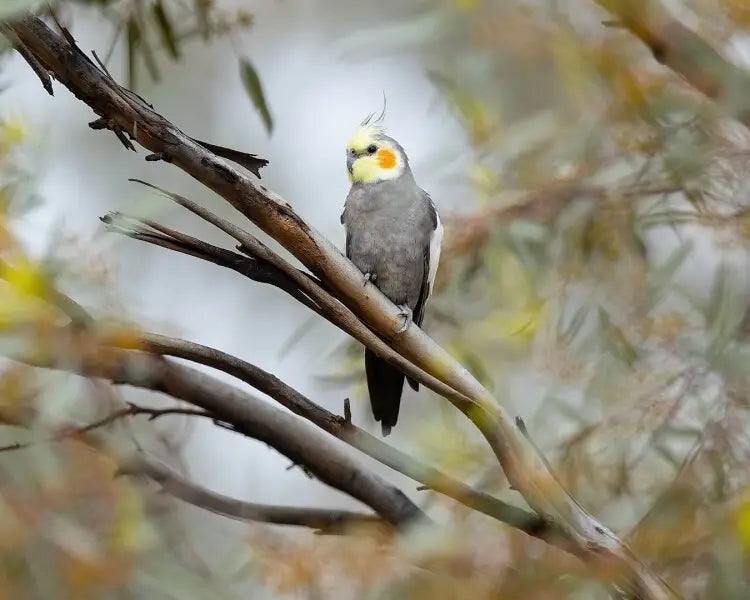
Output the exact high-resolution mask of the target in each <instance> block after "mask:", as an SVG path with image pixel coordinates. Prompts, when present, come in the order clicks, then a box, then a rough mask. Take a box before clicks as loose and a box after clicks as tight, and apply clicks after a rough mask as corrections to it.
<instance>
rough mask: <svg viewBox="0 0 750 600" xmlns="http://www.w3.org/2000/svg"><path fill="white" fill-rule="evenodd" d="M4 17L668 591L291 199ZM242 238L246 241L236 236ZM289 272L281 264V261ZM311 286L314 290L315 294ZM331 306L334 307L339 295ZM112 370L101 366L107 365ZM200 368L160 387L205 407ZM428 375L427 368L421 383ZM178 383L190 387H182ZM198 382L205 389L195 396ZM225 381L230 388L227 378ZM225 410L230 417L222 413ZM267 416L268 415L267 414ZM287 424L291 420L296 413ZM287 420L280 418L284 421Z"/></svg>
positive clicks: (389, 500)
mask: <svg viewBox="0 0 750 600" xmlns="http://www.w3.org/2000/svg"><path fill="white" fill-rule="evenodd" d="M10 27H11V28H12V30H13V31H14V33H15V34H16V36H17V37H18V39H19V40H20V42H21V43H22V44H23V45H24V46H25V47H26V48H27V49H28V50H29V52H30V53H31V54H33V56H34V57H35V59H36V60H37V61H38V62H39V63H40V64H41V65H43V66H44V67H45V69H47V70H48V71H50V72H52V73H54V75H55V77H56V78H57V80H58V81H60V82H61V83H62V84H63V85H65V86H66V87H68V89H70V90H71V91H72V92H73V93H74V94H75V95H76V96H77V97H78V98H80V99H81V100H82V101H83V102H85V103H86V104H87V105H89V106H90V107H91V108H92V109H93V110H94V111H95V112H96V113H97V114H98V115H100V116H101V117H102V120H101V121H100V123H103V124H104V126H106V127H107V128H108V129H110V130H112V131H114V132H116V133H118V134H120V135H119V136H118V137H119V138H120V139H121V141H122V138H123V137H124V133H123V132H127V133H128V134H129V135H130V136H131V137H132V138H134V139H135V141H137V142H138V143H139V144H140V145H142V146H144V147H145V148H148V149H149V150H150V151H151V152H153V153H154V154H156V155H158V156H161V157H165V158H167V159H168V160H169V161H170V162H171V164H174V165H175V166H177V167H178V168H180V169H182V170H183V171H185V172H186V173H188V174H189V175H191V176H192V177H194V178H195V179H196V180H197V181H199V182H201V183H202V184H203V185H205V186H206V187H208V188H210V189H212V190H213V191H215V192H216V193H217V194H219V195H220V196H222V197H223V198H224V199H225V200H227V201H228V202H229V203H230V204H232V206H234V207H235V208H236V209H237V210H239V211H240V212H241V213H242V214H243V215H244V216H245V217H247V218H248V219H249V220H250V221H252V222H253V223H255V224H256V225H257V226H258V227H260V228H261V229H262V230H263V231H264V232H265V233H267V234H268V235H269V236H271V237H272V238H274V239H275V240H276V241H277V242H279V243H280V244H281V245H282V246H283V247H285V248H286V249H287V250H288V251H289V252H291V253H292V255H294V256H295V257H296V258H297V259H298V260H299V261H300V262H301V263H302V264H303V265H305V267H307V268H308V269H309V270H310V271H311V272H312V273H313V275H315V276H316V277H318V278H319V279H320V280H321V281H322V282H323V283H324V285H325V286H326V288H327V289H329V290H331V291H334V292H335V294H336V296H337V298H340V299H341V301H342V302H344V303H345V304H346V305H347V307H349V308H348V309H347V310H348V312H347V311H344V310H342V309H340V308H339V306H338V305H337V304H336V302H337V299H336V298H334V297H333V296H331V297H330V299H329V298H326V297H325V296H323V295H322V294H321V293H317V291H318V290H320V289H321V288H320V287H319V286H317V284H315V283H314V282H312V281H311V280H310V279H309V278H304V277H303V280H306V281H308V282H311V283H312V284H313V286H314V289H312V290H310V289H307V288H305V287H304V286H303V281H297V280H296V279H295V282H296V283H297V284H298V285H300V288H301V289H302V290H303V291H304V292H305V293H306V294H308V295H310V297H311V298H313V300H314V301H315V302H316V303H317V304H318V305H319V306H321V308H322V309H324V310H330V311H331V314H334V313H335V315H336V319H337V321H336V323H337V325H339V326H340V327H342V328H344V326H347V327H348V328H349V329H352V330H356V329H357V327H358V326H359V325H361V322H362V321H364V322H366V323H367V324H368V325H369V326H370V327H371V328H372V329H373V330H375V331H376V332H378V334H379V335H381V336H383V338H385V339H387V340H388V341H389V342H390V347H391V348H392V350H394V351H395V352H396V353H397V356H398V357H400V358H401V360H402V362H403V366H399V368H401V369H402V370H404V371H405V372H407V374H408V375H409V376H412V375H413V371H414V370H416V371H419V377H414V378H415V379H417V380H418V381H420V382H422V383H425V385H427V386H428V387H430V388H431V389H433V390H436V391H437V388H441V389H442V391H438V393H440V394H441V395H444V396H445V397H447V398H448V399H449V400H451V402H452V403H453V404H454V405H455V406H456V407H457V408H459V409H460V410H461V411H462V412H464V413H465V414H466V416H467V417H468V418H470V419H471V421H472V422H473V423H474V425H475V426H476V427H477V428H478V429H479V430H480V431H481V433H482V435H483V436H484V437H485V438H486V440H487V442H488V443H489V445H490V447H491V448H492V450H493V452H494V453H495V455H496V456H497V458H498V460H499V462H500V464H501V465H502V468H503V470H504V471H505V474H506V475H507V477H508V480H509V481H510V483H511V485H512V486H513V487H514V488H515V489H517V490H518V491H519V492H520V493H521V494H522V495H523V496H524V498H525V499H526V500H527V502H528V503H529V505H530V506H531V507H532V508H533V509H534V510H536V511H537V512H538V513H539V514H540V515H542V516H544V517H545V518H549V519H551V520H553V521H555V522H556V523H557V524H558V525H559V526H560V527H563V528H564V529H565V531H566V532H567V533H568V535H569V536H570V538H571V540H573V542H574V543H575V544H576V547H577V549H578V552H579V553H580V555H581V556H582V557H584V558H585V559H586V560H587V561H588V562H590V563H591V564H592V566H594V567H597V566H606V567H608V569H607V572H608V573H609V574H611V575H612V576H613V577H615V579H616V580H617V582H618V585H620V586H621V587H622V588H624V589H626V590H627V592H628V594H629V595H630V596H631V597H633V598H643V599H647V600H651V599H657V598H658V599H661V598H669V597H672V596H673V595H674V594H673V592H672V591H671V590H670V589H669V587H668V586H667V585H666V584H665V583H664V582H663V581H662V580H661V579H660V578H659V577H658V576H656V575H655V574H654V573H653V572H651V570H650V569H649V568H648V567H646V565H644V564H643V563H642V562H641V561H639V560H638V559H637V558H636V557H635V556H633V554H632V552H631V551H630V550H629V549H628V548H627V546H625V544H624V543H623V542H622V541H621V540H620V539H619V538H618V537H617V536H616V535H615V534H614V533H612V532H611V531H609V530H608V529H607V528H606V527H604V526H603V525H602V524H600V523H599V522H598V521H597V520H596V519H594V518H593V517H592V516H591V515H589V514H588V513H587V512H586V511H585V510H584V509H583V508H582V507H581V506H580V505H579V504H578V503H577V502H576V501H575V500H574V499H573V498H572V497H571V496H570V494H569V493H568V492H567V491H566V490H565V489H564V488H563V487H562V486H561V485H560V484H559V482H558V481H557V479H556V478H555V477H554V476H553V475H552V473H550V472H549V470H548V468H547V466H546V465H545V462H544V461H543V460H541V458H540V456H539V455H538V454H537V452H536V451H535V449H534V448H533V446H532V445H530V444H529V443H528V440H527V439H526V438H525V436H524V435H523V434H522V433H521V432H520V431H519V430H518V429H517V428H516V426H515V424H514V421H513V419H512V418H511V417H510V416H509V415H508V414H506V413H505V411H504V410H503V409H502V408H500V407H499V406H498V405H497V403H496V401H495V399H494V398H493V397H492V395H491V394H490V393H489V392H488V391H487V390H486V389H485V388H484V387H483V386H482V385H481V384H480V383H479V382H478V381H477V380H476V379H475V378H474V377H473V376H472V375H471V374H470V373H469V372H468V371H467V370H466V369H465V368H464V367H463V366H462V365H461V364H459V363H458V362H457V361H456V360H455V359H454V358H453V357H451V356H450V354H448V353H447V352H446V351H445V350H444V349H443V348H441V347H440V346H439V345H437V344H436V343H435V342H434V341H433V340H432V339H430V338H429V337H428V336H426V335H425V334H424V333H423V332H422V331H421V330H420V329H419V328H418V327H416V326H412V327H410V328H409V329H408V330H407V331H406V332H404V333H403V334H400V335H397V336H396V335H394V332H395V331H397V329H398V327H399V326H400V323H401V319H400V316H399V311H398V309H397V308H396V307H395V306H394V305H393V304H392V303H391V302H390V301H389V300H388V299H387V298H386V297H385V296H384V295H383V294H382V293H380V292H379V291H378V290H377V288H375V287H374V286H363V285H362V274H361V273H360V272H359V270H358V269H357V268H356V267H355V266H354V265H353V264H352V263H351V262H350V261H348V260H347V259H346V258H345V257H344V256H343V255H342V254H341V252H340V251H339V250H338V249H337V248H336V247H334V246H333V245H332V244H331V243H330V242H329V241H328V240H326V239H325V238H324V237H323V236H321V235H320V234H319V233H318V232H317V231H315V230H314V229H312V228H311V227H310V226H309V225H307V224H306V223H305V222H304V221H303V220H302V219H301V218H300V217H299V216H298V215H297V214H296V213H295V212H294V210H293V209H292V207H291V206H290V205H289V204H287V203H286V202H285V201H284V200H283V199H281V198H280V197H279V196H278V195H277V194H275V193H273V192H270V191H269V190H267V189H266V188H265V187H263V186H260V185H258V184H256V183H255V182H254V181H253V180H251V179H250V178H249V177H248V176H247V175H245V174H244V173H242V172H240V171H238V170H237V169H235V168H233V167H231V166H229V165H227V164H226V163H225V162H224V161H222V160H221V159H220V158H218V157H217V156H216V155H214V154H213V153H212V152H210V151H209V150H208V149H206V148H205V147H202V146H200V145H198V144H196V143H195V142H194V141H193V140H192V138H190V137H189V136H187V135H185V134H184V133H183V132H182V131H180V130H179V129H178V128H176V127H175V126H174V125H172V124H171V123H170V122H169V121H167V120H166V119H165V118H164V117H162V116H161V115H159V114H158V113H156V112H155V111H154V110H153V109H152V108H151V107H149V106H148V105H147V104H146V103H145V102H143V101H142V100H141V99H140V98H138V97H137V96H136V95H135V94H133V93H132V92H129V91H127V90H125V89H124V88H122V87H121V86H120V85H118V84H117V83H116V82H114V81H113V80H112V79H111V78H110V77H109V76H108V75H107V74H106V73H104V72H103V71H101V70H100V69H99V68H97V67H96V65H94V64H93V62H92V61H91V60H89V59H88V57H86V56H85V55H84V54H83V53H82V52H81V51H80V49H78V48H77V46H76V45H75V41H74V40H73V39H72V37H71V36H70V35H69V34H68V33H67V32H63V34H64V35H63V36H62V37H61V36H60V35H57V34H56V33H54V32H53V31H51V30H50V29H49V28H48V27H47V26H46V25H45V24H44V23H43V22H42V21H41V20H39V19H37V18H35V17H32V16H27V17H24V18H22V19H19V20H18V21H15V22H13V23H11V25H10ZM242 243H243V245H245V246H246V247H247V245H246V244H245V242H244V241H243V242H242ZM263 248H265V247H263ZM248 250H249V251H250V253H251V254H254V253H255V249H254V248H252V247H248ZM265 250H267V249H265ZM269 252H270V251H269ZM270 254H271V256H270V257H267V256H265V255H262V254H261V255H258V254H254V255H255V256H259V257H262V258H265V259H268V260H269V261H270V262H272V264H275V265H276V263H275V262H274V259H278V260H281V259H280V258H279V257H278V256H276V255H275V254H274V253H270ZM277 266H278V265H277ZM287 275H290V276H291V273H287ZM313 292H316V293H317V295H315V296H314V295H313ZM321 301H327V302H329V304H328V305H327V306H325V307H324V306H323V305H322V304H321ZM339 304H340V303H339ZM341 306H342V307H343V304H341ZM352 311H353V312H352ZM355 313H356V314H355ZM358 317H360V318H361V319H362V321H360V319H359V318H358ZM365 329H366V328H365ZM355 337H356V338H357V339H358V340H360V341H362V342H363V343H365V344H366V345H367V347H368V348H371V349H373V351H374V352H376V354H378V355H379V356H381V355H384V354H387V351H388V350H390V348H389V346H388V345H387V344H382V340H380V338H378V337H377V336H376V340H378V341H380V343H381V344H378V342H377V341H373V340H372V339H369V338H367V341H364V340H365V337H366V336H365V335H364V334H362V335H359V336H355ZM383 346H384V347H385V349H383ZM387 360H389V361H391V362H393V363H394V364H396V361H397V359H395V358H393V357H392V356H390V355H389V356H388V359H387ZM171 368H173V367H170V370H171ZM113 375H114V374H112V373H110V376H113ZM202 377H203V376H202V375H200V374H199V373H196V372H192V370H189V371H188V372H180V373H179V377H178V382H177V384H176V385H175V382H173V381H170V377H169V376H166V377H164V378H163V380H162V382H161V385H166V384H168V385H169V393H171V394H173V395H175V397H180V398H183V399H187V401H188V402H191V403H194V404H197V405H199V406H203V407H204V408H207V409H211V410H213V408H211V407H209V406H207V404H214V401H215V400H216V397H215V396H214V395H211V389H212V388H211V386H207V385H206V382H205V380H203V379H202ZM426 380H430V384H429V385H428V384H427V383H426ZM436 383H438V384H441V385H436ZM186 384H189V385H190V386H193V388H191V389H184V388H185V385H186ZM214 384H218V382H214ZM446 388H447V389H446ZM214 392H215V390H214ZM201 393H206V394H208V396H207V397H206V398H202V397H201ZM232 393H234V394H236V393H238V392H237V391H236V390H232ZM184 396H187V397H188V398H189V399H188V398H184ZM260 404H261V405H263V403H260ZM239 406H242V407H244V406H245V404H244V403H241V402H240V403H239ZM221 408H222V410H223V411H224V412H225V414H221V413H220V412H219V411H218V410H216V411H215V412H217V414H219V416H220V418H222V419H225V418H226V416H227V414H229V416H230V417H238V416H241V414H237V413H236V412H235V410H236V409H237V408H238V405H237V404H234V405H233V406H232V407H231V408H230V407H229V406H227V405H225V404H223V405H222V406H221ZM263 408H265V409H268V408H270V407H268V406H263ZM268 416H269V418H271V417H270V415H268ZM285 416H289V415H285ZM290 418H293V417H290ZM227 420H229V421H230V422H233V419H232V418H229V419H227ZM274 424H275V425H278V423H276V422H275V421H274ZM255 425H256V426H255V427H253V432H254V433H255V434H256V435H257V436H262V435H263V433H266V434H267V433H268V432H267V431H265V432H264V431H262V430H258V426H257V422H256V423H255ZM294 425H295V426H301V425H302V423H294ZM292 427H293V426H292V425H291V424H290V428H292ZM315 433H316V434H317V432H315ZM310 434H312V432H308V433H307V434H305V439H306V440H309V439H310V438H309V437H308V436H309V435H310ZM318 435H319V434H318ZM253 437H255V436H253ZM276 441H277V442H278V441H279V440H276ZM284 441H285V443H284V444H282V446H284V448H285V453H286V451H289V452H290V453H291V454H293V455H294V456H295V457H299V456H301V455H303V454H304V452H305V451H307V452H314V451H316V450H317V451H320V448H323V447H325V446H326V444H327V442H328V441H327V439H326V438H322V437H321V438H320V440H319V442H320V444H321V446H320V448H314V447H305V448H303V447H300V445H299V442H295V440H293V439H285V440H284ZM287 444H289V445H290V446H287ZM295 462H296V461H295ZM300 462H302V461H300ZM316 468H318V469H320V471H319V473H318V474H317V476H318V477H320V478H327V479H328V481H329V482H332V483H331V484H332V485H335V483H333V482H336V483H338V485H341V483H342V482H341V481H339V480H338V476H341V474H342V473H341V472H337V474H336V475H337V477H333V474H332V473H330V472H329V471H328V470H327V469H325V468H323V465H320V464H318V465H316ZM370 477H372V476H370ZM368 484H369V487H368V488H367V492H368V493H367V494H364V490H363V489H359V488H358V489H355V490H350V491H349V493H351V492H354V493H353V494H352V495H355V497H358V498H360V499H362V497H363V495H366V496H367V498H368V500H367V501H368V504H370V506H371V507H372V508H373V509H375V510H376V512H378V513H379V514H381V516H383V517H384V518H386V519H388V520H389V521H391V522H394V521H396V522H398V523H399V524H401V525H403V524H405V522H407V521H411V520H413V519H414V517H415V512H414V511H415V508H416V507H413V505H412V507H408V506H407V505H405V504H404V503H403V502H401V503H399V502H398V500H397V499H396V498H395V497H394V493H395V491H396V490H394V489H393V488H390V489H387V488H385V487H384V485H385V484H384V483H383V482H378V485H376V484H375V483H374V482H373V481H372V480H371V479H370V480H369V481H368ZM397 507H398V508H399V509H400V510H399V509H397ZM394 511H395V512H394Z"/></svg>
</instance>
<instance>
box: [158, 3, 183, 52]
mask: <svg viewBox="0 0 750 600" xmlns="http://www.w3.org/2000/svg"><path fill="white" fill-rule="evenodd" d="M153 11H154V18H155V19H156V26H157V27H158V28H159V34H160V35H161V39H162V42H164V47H165V48H166V49H167V51H168V52H169V55H170V56H171V57H172V58H174V59H175V60H179V59H180V48H179V47H178V46H177V40H176V38H175V35H174V28H173V27H172V20H171V18H170V17H169V15H168V14H167V11H166V9H165V8H164V3H163V2H162V1H161V0H158V2H157V3H156V4H154V6H153Z"/></svg>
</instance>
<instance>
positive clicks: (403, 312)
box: [396, 304, 413, 334]
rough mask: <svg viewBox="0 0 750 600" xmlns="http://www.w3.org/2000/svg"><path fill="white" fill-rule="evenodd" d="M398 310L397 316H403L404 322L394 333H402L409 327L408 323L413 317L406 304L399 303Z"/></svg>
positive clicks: (409, 323)
mask: <svg viewBox="0 0 750 600" xmlns="http://www.w3.org/2000/svg"><path fill="white" fill-rule="evenodd" d="M398 310H399V312H398V316H399V317H403V318H404V324H403V325H401V327H399V328H398V329H397V330H396V334H399V333H404V332H405V331H406V330H407V329H409V325H411V322H412V317H413V315H412V312H411V308H409V307H408V306H407V305H406V304H399V305H398Z"/></svg>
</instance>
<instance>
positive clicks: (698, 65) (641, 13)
mask: <svg viewBox="0 0 750 600" xmlns="http://www.w3.org/2000/svg"><path fill="white" fill-rule="evenodd" d="M595 2H596V3H597V4H598V5H599V6H601V7H602V8H604V9H605V10H607V11H608V12H610V13H611V14H612V15H613V16H615V17H616V18H617V23H618V25H620V26H622V27H625V28H626V29H627V30H628V31H630V33H632V34H633V35H635V36H636V37H637V38H638V39H640V40H641V41H642V42H643V43H644V44H646V46H648V48H649V50H650V51H651V54H652V55H653V56H654V58H655V59H656V60H657V61H659V62H660V63H661V64H663V65H664V66H666V67H668V68H670V69H672V70H673V71H674V72H676V73H678V74H680V75H682V76H683V77H684V78H685V80H686V81H687V82H688V83H689V84H690V85H691V86H693V87H694V88H695V89H697V90H699V91H700V92H702V93H703V94H705V95H706V96H708V97H709V98H712V99H714V100H718V101H720V102H721V103H722V104H724V105H725V107H726V108H728V109H729V111H730V114H731V115H732V116H733V117H734V118H736V119H737V120H739V121H740V122H741V123H743V124H744V125H745V126H747V127H750V102H749V101H748V98H750V72H748V71H746V70H745V69H742V68H740V67H738V66H736V65H734V64H733V63H731V62H730V61H728V60H727V59H726V58H724V57H723V56H722V55H721V54H719V53H718V52H717V51H716V50H715V49H714V48H713V47H711V45H710V44H708V43H707V42H706V41H705V40H703V39H702V38H701V37H700V36H699V35H698V34H696V33H695V32H694V31H691V30H690V29H688V28H687V27H685V26H684V25H683V24H682V23H680V22H679V21H678V20H677V19H675V18H674V17H673V16H672V15H671V14H670V13H669V11H668V10H667V9H666V8H664V6H662V4H661V3H660V2H659V1H658V0H595Z"/></svg>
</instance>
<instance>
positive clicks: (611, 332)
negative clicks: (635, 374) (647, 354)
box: [599, 306, 638, 367]
mask: <svg viewBox="0 0 750 600" xmlns="http://www.w3.org/2000/svg"><path fill="white" fill-rule="evenodd" d="M599 323H600V324H601V326H602V331H603V334H604V340H605V343H606V344H607V346H608V349H609V350H610V352H612V354H613V355H614V356H616V357H617V358H619V359H620V360H622V361H623V362H624V363H626V364H627V365H628V366H630V367H632V366H633V365H634V364H635V362H636V361H637V360H638V351H637V350H636V349H635V347H634V346H633V345H632V344H631V343H630V341H629V340H628V338H627V336H626V335H625V333H624V332H623V331H622V329H620V328H619V327H617V325H615V324H614V323H613V322H612V319H610V318H609V314H607V311H606V310H604V308H602V307H601V306H600V307H599Z"/></svg>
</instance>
